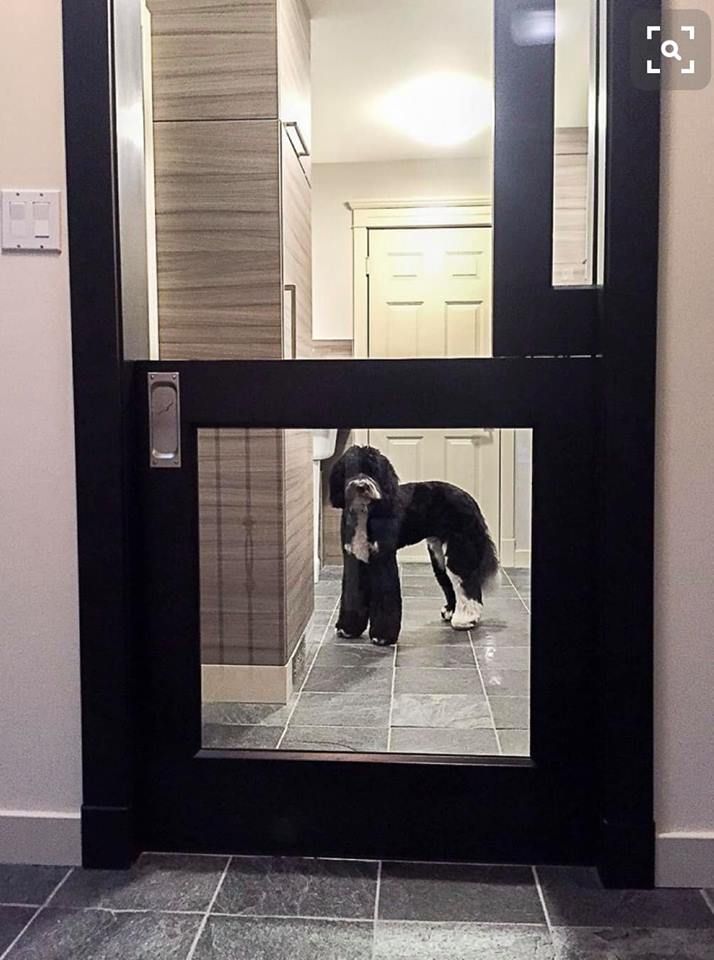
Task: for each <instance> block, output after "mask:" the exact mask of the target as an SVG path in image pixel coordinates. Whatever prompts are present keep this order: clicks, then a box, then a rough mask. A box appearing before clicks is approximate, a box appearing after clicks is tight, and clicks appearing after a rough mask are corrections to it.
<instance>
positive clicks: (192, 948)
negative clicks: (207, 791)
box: [0, 856, 233, 960]
mask: <svg viewBox="0 0 714 960" xmlns="http://www.w3.org/2000/svg"><path fill="white" fill-rule="evenodd" d="M232 862H233V857H232V856H231V857H228V860H227V862H226V865H225V867H224V868H223V871H222V872H221V875H220V877H219V879H218V883H217V884H216V889H215V890H214V891H213V896H212V897H211V899H210V900H209V902H208V906H207V907H206V912H205V913H204V915H203V917H202V918H201V922H200V923H199V925H198V929H197V930H196V934H195V936H194V938H193V943H192V944H191V946H190V947H189V951H188V953H187V954H186V960H192V958H193V955H194V954H195V952H196V950H197V948H198V942H199V940H200V939H201V937H202V936H203V931H204V930H205V929H206V924H207V923H208V918H209V916H210V915H211V910H213V907H214V905H215V903H216V900H217V899H218V894H219V893H220V890H221V887H222V886H223V882H224V880H225V879H226V876H227V874H228V870H229V868H230V865H231V863H232ZM0 960H2V958H0Z"/></svg>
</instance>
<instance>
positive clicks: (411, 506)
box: [330, 446, 498, 645]
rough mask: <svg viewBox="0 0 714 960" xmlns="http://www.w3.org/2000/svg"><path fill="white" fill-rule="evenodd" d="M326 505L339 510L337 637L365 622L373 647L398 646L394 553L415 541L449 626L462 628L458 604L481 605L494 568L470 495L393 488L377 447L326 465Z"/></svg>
mask: <svg viewBox="0 0 714 960" xmlns="http://www.w3.org/2000/svg"><path fill="white" fill-rule="evenodd" d="M330 502H331V503H332V505H333V507H337V508H339V509H341V510H342V524H341V532H342V545H343V577H342V599H341V602H340V615H339V619H338V621H337V630H338V632H340V633H341V634H343V635H345V636H352V637H358V636H360V635H361V634H362V633H363V632H364V630H365V629H366V627H367V624H368V623H369V634H370V637H371V638H372V640H373V641H374V642H375V643H378V644H380V645H384V644H392V643H396V642H397V640H398V638H399V631H400V629H401V618H402V597H401V588H400V583H399V571H398V567H397V551H398V550H399V549H400V548H401V547H405V546H409V545H411V544H414V543H418V542H419V541H420V540H426V541H427V544H428V547H429V555H430V558H431V563H432V568H433V570H434V575H435V576H436V579H437V580H438V582H439V584H440V585H441V588H442V590H443V591H444V596H445V598H446V605H445V607H444V609H443V611H442V615H443V616H444V618H445V619H451V618H452V617H454V622H453V623H452V625H453V626H454V627H455V629H464V628H465V627H466V625H467V621H466V620H465V614H464V611H463V610H461V609H460V607H459V603H461V604H462V605H464V603H466V604H467V605H468V604H469V603H470V602H471V601H473V602H475V603H478V604H482V603H483V586H484V584H485V583H486V581H487V580H488V579H489V578H490V577H492V576H493V575H494V574H495V573H496V571H497V570H498V557H497V554H496V548H495V546H494V544H493V541H492V539H491V536H490V534H489V532H488V527H487V525H486V521H485V519H484V517H483V514H482V513H481V510H480V508H479V505H478V504H477V503H476V501H475V500H474V498H473V497H472V496H471V495H470V494H468V493H467V492H466V491H465V490H461V489H460V488H459V487H456V486H454V485H453V484H451V483H445V482H442V481H439V480H433V481H428V482H422V483H402V484H400V482H399V477H398V476H397V473H396V471H395V469H394V467H393V466H392V464H391V463H390V462H389V460H388V459H387V458H386V457H385V456H384V455H383V454H382V453H380V451H379V450H377V449H376V448H375V447H360V446H353V447H350V448H349V449H348V450H347V451H345V453H344V454H343V456H342V457H341V458H340V459H339V460H338V461H337V463H336V464H335V465H334V467H333V468H332V471H331V473H330ZM455 584H456V590H458V592H459V594H460V598H459V597H457V595H456V590H455ZM465 609H466V607H464V610H465ZM468 609H469V610H474V609H475V607H474V606H473V604H471V605H470V606H468ZM479 609H480V608H479ZM455 614H457V615H458V617H459V619H458V621H457V619H456V617H455V616H454V615H455ZM475 622H476V621H475V619H474V622H469V623H468V625H469V626H473V625H474V624H475Z"/></svg>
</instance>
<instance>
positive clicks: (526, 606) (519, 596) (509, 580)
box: [501, 567, 531, 616]
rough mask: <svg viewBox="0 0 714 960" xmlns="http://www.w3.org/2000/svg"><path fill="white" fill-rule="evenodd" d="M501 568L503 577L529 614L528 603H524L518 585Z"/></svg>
mask: <svg viewBox="0 0 714 960" xmlns="http://www.w3.org/2000/svg"><path fill="white" fill-rule="evenodd" d="M501 569H502V570H503V573H504V575H505V577H506V578H507V579H508V582H509V583H510V585H511V586H512V587H513V589H514V590H515V591H516V596H517V597H518V599H519V600H520V601H521V603H522V604H523V606H524V607H525V608H526V611H527V613H528V615H529V616H530V612H531V608H530V607H529V606H528V604H527V603H526V601H525V600H524V599H523V597H522V596H521V592H520V590H519V589H518V587H517V586H516V585H515V583H514V582H513V580H511V578H510V576H509V575H508V572H507V571H506V570H504V569H503V567H501Z"/></svg>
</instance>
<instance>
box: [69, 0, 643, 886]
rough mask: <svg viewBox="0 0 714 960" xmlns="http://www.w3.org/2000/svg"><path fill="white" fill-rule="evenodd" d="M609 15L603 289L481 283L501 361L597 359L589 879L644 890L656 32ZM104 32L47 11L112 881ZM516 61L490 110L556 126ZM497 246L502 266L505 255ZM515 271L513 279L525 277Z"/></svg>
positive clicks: (97, 817) (628, 16) (129, 719)
mask: <svg viewBox="0 0 714 960" xmlns="http://www.w3.org/2000/svg"><path fill="white" fill-rule="evenodd" d="M532 4H533V0H499V3H498V5H497V10H498V11H499V17H500V18H501V19H500V20H499V17H497V22H496V30H497V34H496V42H497V44H499V42H500V43H502V44H503V45H502V47H501V48H500V51H499V49H497V56H498V55H501V56H513V53H514V51H513V50H512V49H510V50H509V49H508V37H507V33H506V30H505V27H506V25H507V20H506V19H504V18H505V15H506V13H507V12H511V13H512V12H513V11H514V10H517V9H527V8H528V6H529V5H532ZM548 5H549V2H548V0H538V3H537V6H538V7H539V8H541V9H542V8H543V7H544V6H546V7H547V6H548ZM607 5H608V36H609V42H608V58H609V64H608V78H609V79H608V89H609V93H610V96H609V98H608V130H607V156H608V161H609V162H608V168H607V175H606V183H607V188H606V197H607V199H606V211H607V220H606V222H607V247H606V265H605V284H604V286H603V287H602V288H597V287H593V288H589V289H584V288H581V289H580V290H577V291H552V288H551V284H550V276H549V272H550V263H549V260H548V262H547V263H545V262H544V261H543V260H542V259H541V260H538V258H536V261H528V262H537V263H539V266H538V267H537V269H534V270H533V271H530V272H529V273H528V274H525V273H524V274H523V277H524V282H523V283H522V284H521V285H518V286H517V287H516V288H515V293H513V295H512V299H511V300H510V301H507V300H504V296H506V297H507V296H508V293H507V291H506V292H505V293H504V290H503V288H501V289H500V290H499V281H498V276H499V274H498V272H497V274H496V281H495V289H494V295H495V300H496V309H497V311H499V325H498V326H497V327H495V329H494V335H495V343H496V350H497V352H498V353H500V354H501V355H511V356H538V355H544V354H545V355H550V356H552V355H554V354H566V355H571V356H572V355H573V354H575V353H581V354H588V355H592V354H593V353H595V354H599V355H601V357H602V361H601V366H602V384H603V387H602V392H603V397H604V405H603V410H602V427H603V430H602V438H603V439H602V464H603V478H602V484H601V491H602V499H601V502H600V504H599V505H598V509H599V512H600V517H601V524H602V542H601V545H600V551H599V554H600V556H599V561H600V564H601V566H602V569H603V571H607V576H603V577H602V578H601V583H600V602H599V604H598V606H599V608H600V610H601V612H602V619H601V623H600V633H599V654H600V656H599V663H598V680H599V684H598V685H599V708H600V723H599V728H598V729H599V749H597V750H596V751H595V755H594V756H593V757H592V763H593V764H594V765H596V768H597V771H598V773H597V779H598V797H599V819H600V842H599V844H598V849H597V850H596V852H595V853H594V859H595V862H596V863H597V864H598V866H599V868H600V870H601V874H602V875H603V877H604V879H605V881H606V882H607V883H609V884H611V885H615V886H616V885H631V886H649V885H651V884H652V883H653V865H654V824H653V796H652V789H653V770H652V743H653V733H652V726H653V717H652V706H653V703H652V674H653V662H652V590H653V585H652V571H653V504H654V490H653V488H654V374H655V346H656V294H657V248H658V236H657V226H658V191H659V182H658V169H659V97H658V94H657V93H656V92H645V91H641V90H638V89H636V88H635V87H634V86H633V85H632V84H631V81H630V57H631V51H630V26H631V22H632V20H633V17H634V16H635V15H636V14H638V13H641V12H642V11H643V10H647V11H648V12H651V13H652V14H653V16H654V15H657V14H658V8H659V5H658V3H657V2H646V0H608V4H607ZM111 19H112V2H111V0H107V2H105V3H96V0H64V2H63V22H64V63H65V113H66V151H67V175H68V220H69V238H70V274H71V298H72V299H71V303H72V333H73V367H74V398H75V419H76V428H75V442H76V462H77V498H78V538H79V579H80V630H81V636H80V642H81V662H82V731H83V782H84V803H83V814H82V825H83V847H84V860H85V863H87V864H88V865H93V866H100V865H107V866H120V865H128V864H129V863H130V862H131V860H132V859H133V857H134V856H135V854H136V831H135V823H134V812H135V803H134V801H135V788H136V773H137V769H138V768H139V766H140V763H141V754H142V747H141V743H142V739H141V731H140V729H138V726H137V717H136V714H135V709H134V706H135V703H136V700H137V697H136V695H135V689H134V685H135V683H136V677H137V671H136V670H135V662H136V660H135V657H136V653H137V651H136V641H135V638H136V636H137V631H136V626H137V618H139V619H140V617H141V609H140V606H139V605H138V604H137V603H136V602H133V601H134V599H135V589H134V587H135V585H136V581H135V577H136V567H135V565H134V563H133V558H132V554H131V545H132V542H133V541H132V536H131V532H132V525H133V524H134V523H136V522H139V521H138V518H137V517H136V511H135V510H134V509H133V505H134V502H135V497H134V491H133V490H132V477H133V476H134V472H133V465H132V463H131V455H130V443H129V436H130V433H131V431H130V424H129V423H128V417H129V403H128V395H129V390H130V381H131V377H132V364H131V362H130V360H129V358H127V357H126V356H125V353H124V334H125V330H124V326H125V325H126V324H127V323H131V322H132V318H126V317H123V316H122V304H121V293H120V290H121V285H120V271H121V265H120V257H119V244H118V236H119V233H118V215H119V214H118V196H117V176H116V136H115V132H116V123H115V119H116V118H115V112H114V102H113V75H112V71H113V56H112V49H111V44H110V38H111V36H112V23H111ZM499 23H500V24H501V27H500V36H501V40H500V41H499ZM532 49H533V50H534V52H533V56H534V57H535V58H536V61H534V64H535V63H537V68H538V70H540V71H541V72H542V78H543V84H542V85H540V87H539V89H540V94H538V92H537V91H533V90H532V89H531V90H530V91H529V90H526V91H524V90H523V89H520V90H516V89H515V88H513V89H511V90H510V91H509V90H508V89H505V90H504V91H503V95H504V96H506V97H510V98H511V102H512V103H513V102H516V101H514V100H513V97H514V94H517V95H518V97H519V98H520V99H521V100H523V99H525V98H528V97H531V96H532V101H531V102H532V104H533V106H534V108H535V109H536V112H537V113H538V115H539V116H540V117H541V120H542V119H543V117H546V116H547V114H548V112H549V111H550V113H551V120H552V96H551V94H552V83H551V81H550V80H549V78H550V77H551V76H552V56H553V55H552V48H548V47H547V45H544V46H543V47H542V48H540V50H535V48H532ZM548 51H549V52H548ZM538 58H540V59H538ZM531 86H532V85H531ZM531 116H533V114H531ZM520 142H521V147H522V149H523V154H522V155H521V162H527V164H528V165H526V166H520V167H517V165H515V163H514V164H512V165H511V166H508V165H504V166H503V169H502V172H501V173H500V174H499V173H498V171H497V181H496V184H495V190H494V210H495V217H496V226H497V233H496V237H497V238H498V237H499V236H500V238H501V239H500V240H499V239H497V240H496V249H495V259H496V264H497V271H498V263H499V260H500V262H510V263H514V260H513V259H512V258H513V256H514V254H515V253H516V252H518V254H519V257H520V256H522V255H523V253H526V254H530V253H532V252H533V250H534V246H533V244H534V243H536V242H538V245H539V248H540V247H542V238H543V236H544V234H543V233H542V232H540V233H539V234H538V236H536V235H535V234H536V233H537V230H539V231H542V230H543V229H546V230H549V227H550V223H551V220H550V218H551V216H552V212H551V211H550V210H549V209H548V208H549V207H550V204H549V203H548V205H547V207H546V206H543V205H542V204H541V206H540V207H537V208H534V209H535V216H534V218H533V221H532V222H531V223H530V225H529V224H528V222H526V224H524V223H523V220H522V219H521V220H520V222H519V221H518V220H517V218H516V214H517V209H516V208H515V207H514V206H512V205H511V206H509V203H508V201H507V193H508V190H509V188H510V191H511V192H510V195H511V196H512V197H513V196H516V193H514V191H515V190H516V188H517V187H519V185H520V188H522V187H523V185H524V183H525V182H526V181H527V180H528V178H529V176H530V175H531V174H530V173H529V171H531V170H532V171H534V173H533V176H534V177H540V178H541V180H542V178H543V171H544V170H546V169H547V163H550V165H551V168H552V144H549V145H546V144H545V143H544V142H542V139H541V141H540V142H538V138H537V137H536V138H535V139H532V138H530V139H529V138H528V137H523V138H522V139H521V141H520ZM498 149H499V146H498V130H497V151H498ZM546 153H550V158H549V159H548V158H547V156H546ZM538 158H540V159H538ZM529 161H530V162H529ZM90 186H91V189H88V187H90ZM530 196H531V197H532V194H530ZM536 227H537V230H536ZM508 235H510V237H511V243H510V247H509V246H508V245H506V246H504V245H503V240H504V238H506V237H507V236H508ZM519 236H520V238H521V240H520V241H519V240H518V239H517V238H518V237H519ZM545 236H550V233H549V232H547V233H546V234H545ZM529 237H530V240H529V239H528V238H529ZM519 243H520V248H519V249H518V250H517V249H516V244H519ZM509 249H510V253H509ZM505 258H508V260H507V261H506V260H505ZM517 262H518V266H519V268H520V267H521V266H522V265H523V263H524V261H523V260H522V259H521V260H519V261H517ZM546 268H547V269H546ZM510 276H511V277H513V272H512V271H511V273H510ZM548 291H549V292H548ZM534 295H535V296H536V299H537V300H538V303H539V304H540V306H539V308H538V309H537V310H535V311H533V310H531V309H530V307H531V299H529V297H530V298H532V297H533V296H534ZM499 298H500V300H499ZM499 303H500V304H501V306H499ZM593 305H594V306H593ZM526 310H527V313H526V312H525V311H526ZM522 311H523V312H522ZM553 311H555V312H553ZM526 315H533V316H534V317H535V322H534V323H533V324H532V325H525V326H521V327H519V325H518V323H517V320H518V317H519V316H526ZM583 316H585V317H586V318H587V322H585V323H583ZM549 317H554V318H555V319H554V320H550V319H549ZM568 319H569V320H570V324H568ZM564 330H565V333H563V331H564ZM573 331H576V332H575V333H574V332H573ZM577 331H580V332H577ZM562 362H564V363H572V362H576V361H572V360H564V361H562ZM623 651H626V652H627V653H626V655H623ZM623 731H626V733H623Z"/></svg>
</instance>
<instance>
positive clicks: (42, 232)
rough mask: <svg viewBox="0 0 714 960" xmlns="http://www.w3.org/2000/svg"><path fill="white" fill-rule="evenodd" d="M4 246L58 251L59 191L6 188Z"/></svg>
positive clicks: (3, 200) (3, 197) (7, 247)
mask: <svg viewBox="0 0 714 960" xmlns="http://www.w3.org/2000/svg"><path fill="white" fill-rule="evenodd" d="M1 197H2V249H3V250H42V251H50V252H55V253H56V252H58V251H59V250H60V249H61V247H60V191H59V190H3V191H2V194H1Z"/></svg>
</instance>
